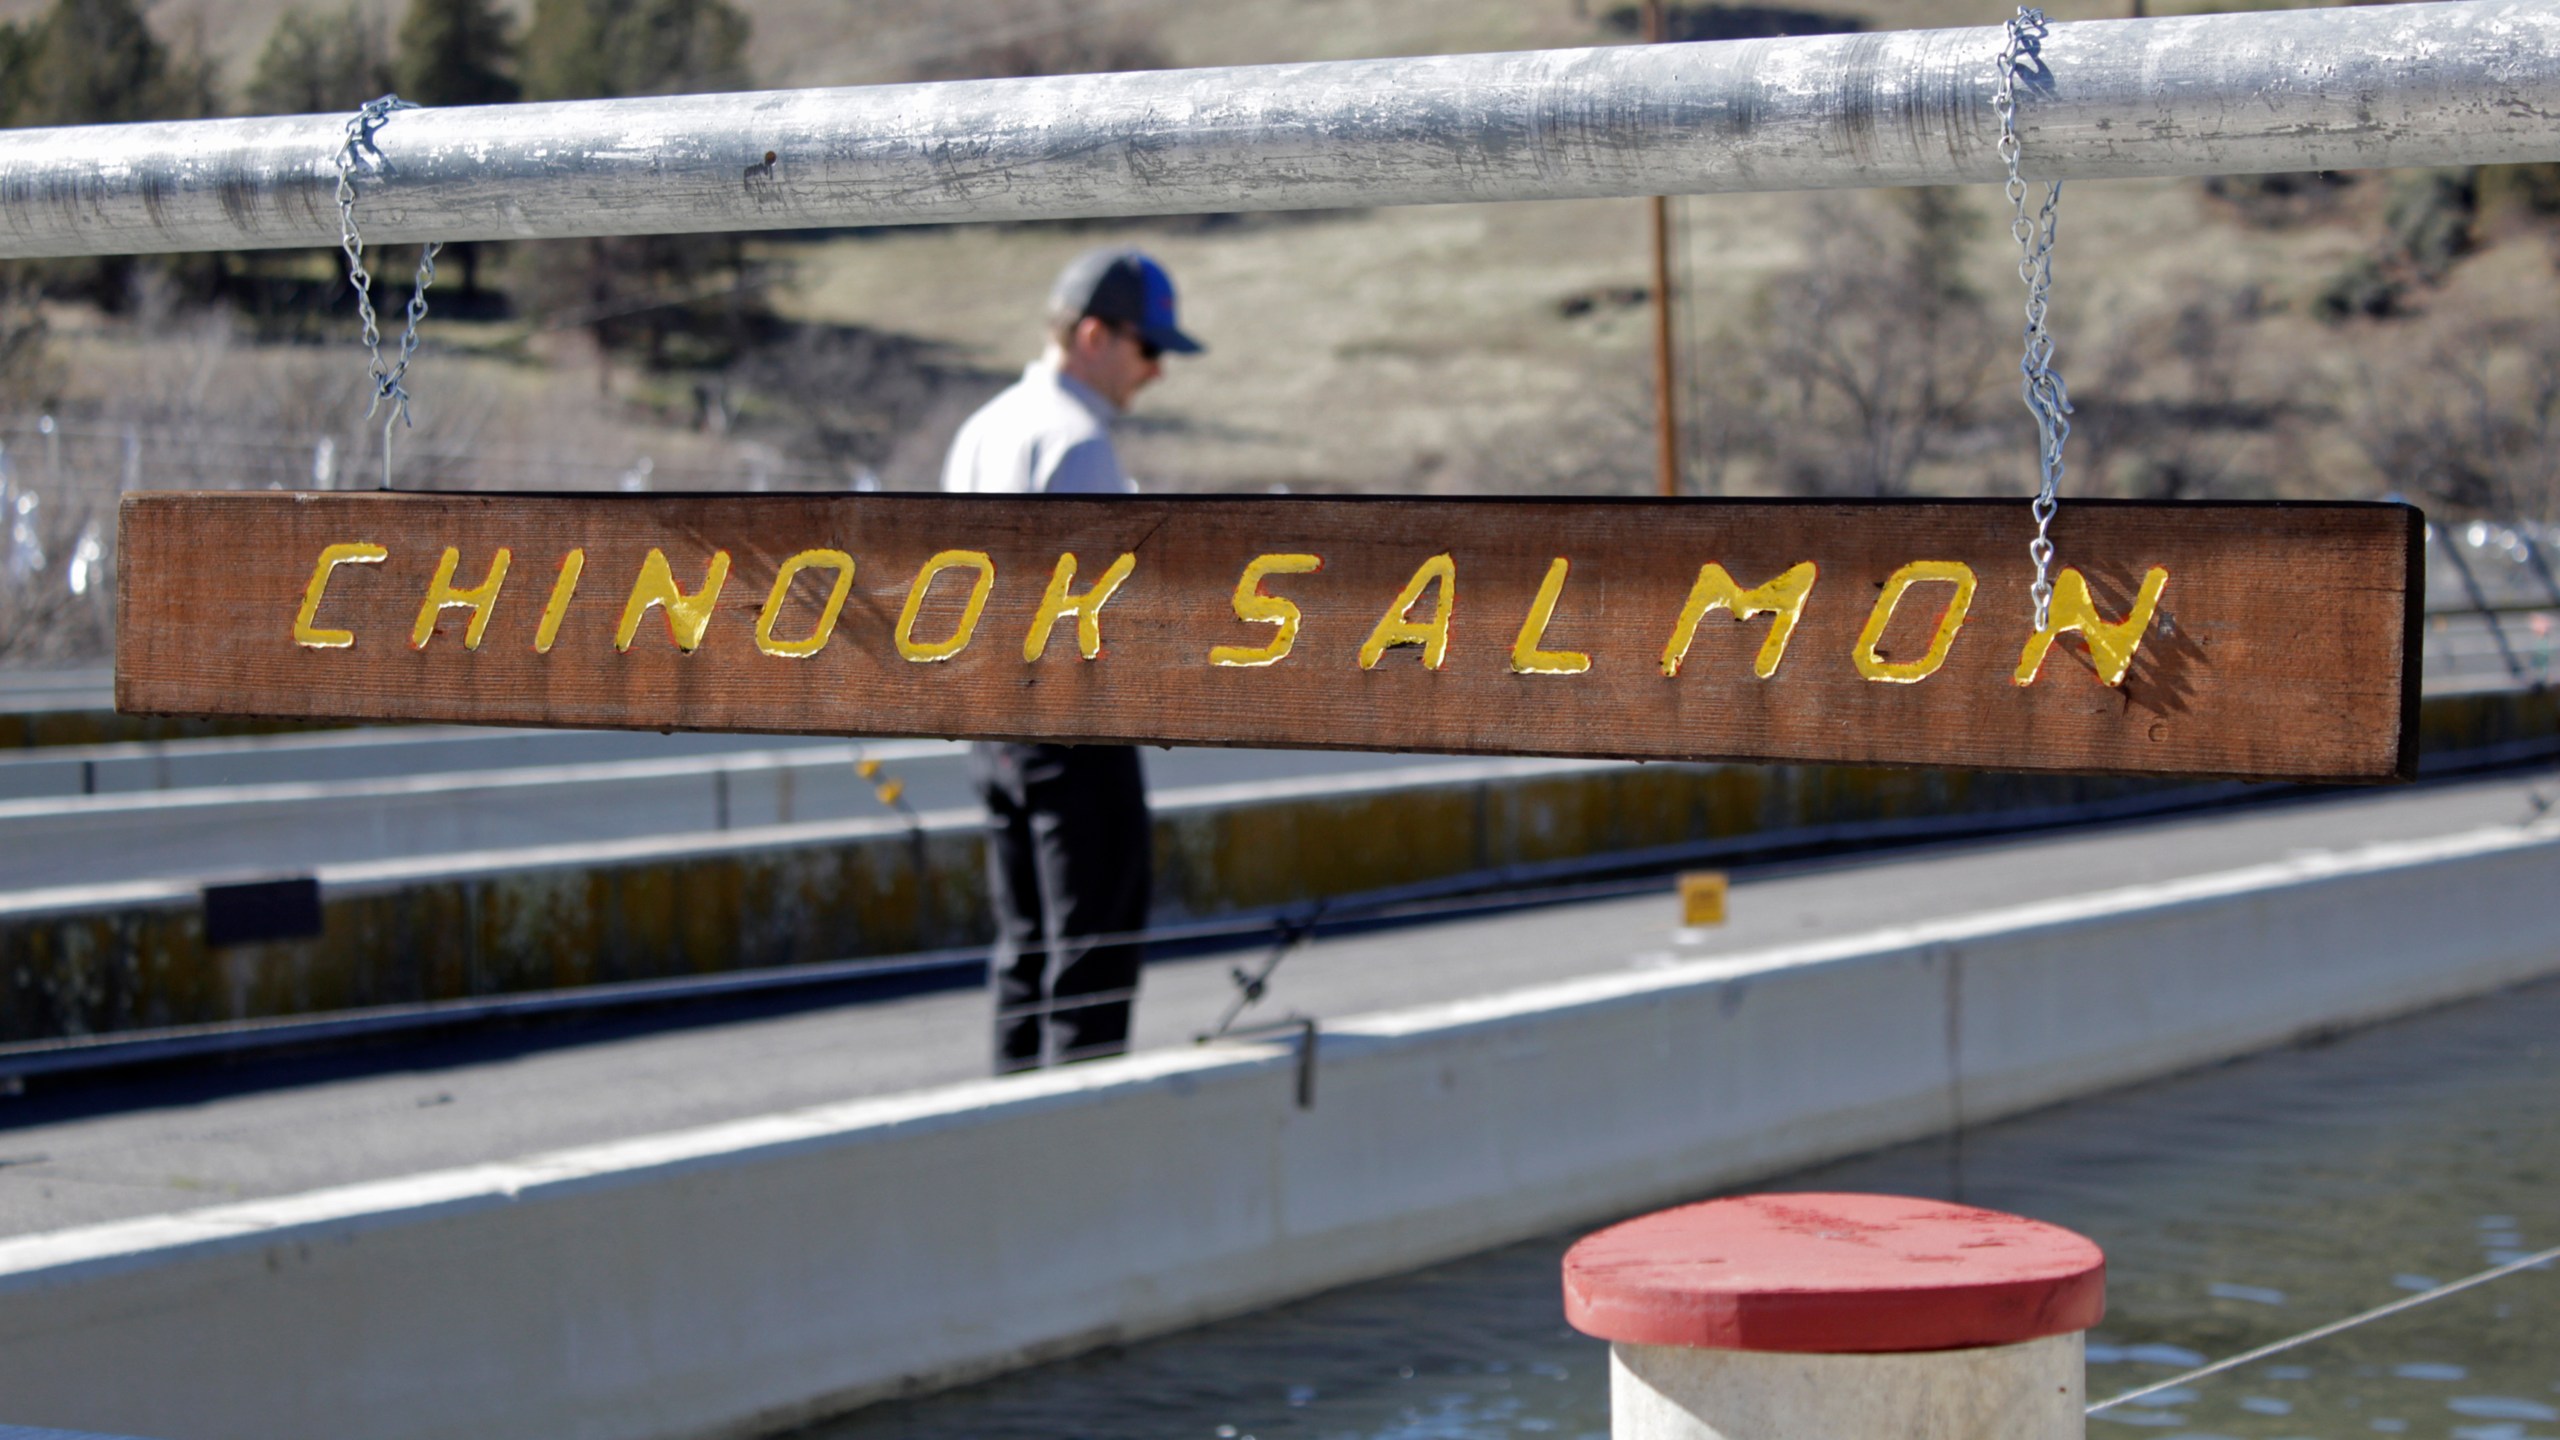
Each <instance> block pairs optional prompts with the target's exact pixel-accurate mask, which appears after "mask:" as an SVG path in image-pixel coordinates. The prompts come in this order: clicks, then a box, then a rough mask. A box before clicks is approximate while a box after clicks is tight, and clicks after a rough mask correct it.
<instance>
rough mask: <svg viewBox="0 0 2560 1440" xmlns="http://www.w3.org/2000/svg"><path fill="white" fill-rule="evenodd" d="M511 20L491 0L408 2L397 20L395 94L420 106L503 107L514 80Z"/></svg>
mask: <svg viewBox="0 0 2560 1440" xmlns="http://www.w3.org/2000/svg"><path fill="white" fill-rule="evenodd" d="M514 31H515V24H514V20H513V18H512V17H511V16H509V15H508V14H507V12H505V11H504V10H501V9H499V8H498V7H497V6H496V5H494V4H492V3H491V0H409V13H408V15H407V16H406V17H405V18H403V19H402V20H401V22H400V65H399V80H400V84H399V90H400V94H401V95H402V96H403V97H404V98H406V99H410V100H415V101H416V102H418V103H419V104H421V105H504V104H506V103H508V102H509V101H512V100H515V99H517V98H519V97H521V96H522V95H523V94H524V87H523V86H522V85H519V84H517V83H516V78H515V75H514V73H513V72H514V66H515V59H516V41H515V33H514Z"/></svg>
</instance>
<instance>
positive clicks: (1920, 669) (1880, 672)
mask: <svg viewBox="0 0 2560 1440" xmlns="http://www.w3.org/2000/svg"><path fill="white" fill-rule="evenodd" d="M1932 580H1942V581H1945V582H1946V583H1948V584H1950V585H1953V586H1955V587H1956V593H1955V594H1954V596H1952V597H1951V598H1950V599H1949V600H1948V601H1947V608H1946V609H1944V610H1941V611H1939V612H1938V628H1937V630H1936V631H1935V632H1934V633H1932V634H1931V635H1930V637H1929V653H1927V654H1925V655H1923V656H1921V657H1920V658H1919V659H1917V660H1907V661H1893V660H1887V659H1885V658H1884V656H1882V655H1881V654H1878V653H1877V651H1876V646H1877V645H1878V644H1879V643H1881V642H1882V641H1883V640H1884V630H1885V627H1886V626H1887V625H1889V624H1891V623H1893V611H1894V607H1895V606H1897V605H1899V604H1901V603H1902V594H1903V592H1904V591H1906V590H1909V589H1910V588H1911V587H1912V586H1914V585H1918V584H1921V583H1923V582H1924V581H1932ZM1973 583H1974V582H1973V567H1972V566H1970V565H1967V564H1964V563H1963V562H1962V561H1957V560H1914V561H1912V562H1911V563H1910V564H1908V565H1905V566H1903V567H1902V568H1901V569H1899V570H1896V571H1894V572H1893V574H1892V576H1891V577H1889V578H1888V579H1887V580H1886V581H1885V582H1884V591H1883V593H1882V594H1879V595H1877V596H1876V608H1875V609H1873V610H1871V611H1869V612H1867V628H1866V629H1864V630H1861V631H1859V632H1858V648H1857V649H1855V650H1853V651H1851V652H1849V658H1850V659H1851V660H1852V661H1853V662H1855V663H1856V665H1857V667H1858V673H1859V674H1861V675H1864V676H1866V677H1867V678H1868V679H1870V680H1881V681H1884V682H1885V683H1886V684H1889V685H1910V684H1915V683H1917V682H1919V681H1922V680H1926V679H1928V678H1929V677H1930V676H1932V675H1935V674H1937V673H1938V667H1939V666H1941V665H1944V664H1946V663H1947V651H1948V650H1949V649H1950V648H1951V647H1953V646H1954V644H1955V643H1956V632H1957V631H1958V630H1961V629H1963V628H1964V615H1965V611H1967V610H1969V609H1971V608H1972V607H1973Z"/></svg>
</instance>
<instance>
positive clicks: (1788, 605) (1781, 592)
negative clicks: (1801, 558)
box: [1662, 560, 1817, 680]
mask: <svg viewBox="0 0 2560 1440" xmlns="http://www.w3.org/2000/svg"><path fill="white" fill-rule="evenodd" d="M1816 573H1817V572H1816V571H1815V569H1814V564H1813V562H1812V561H1810V560H1807V561H1806V562H1804V563H1803V564H1801V565H1798V566H1795V567H1794V568H1792V569H1790V570H1788V571H1787V572H1786V573H1785V574H1783V575H1780V576H1779V577H1778V578H1777V579H1775V580H1772V581H1770V582H1769V583H1768V584H1766V585H1760V586H1755V587H1754V588H1752V589H1749V590H1745V589H1743V588H1742V587H1741V586H1739V585H1736V584H1735V583H1733V577H1732V576H1731V575H1728V574H1726V573H1725V568H1724V567H1723V566H1721V565H1715V564H1707V565H1701V566H1699V567H1698V582H1697V583H1696V584H1694V585H1692V586H1690V587H1689V600H1688V603H1687V604H1685V605H1682V606H1681V607H1680V620H1679V623H1677V624H1675V625H1673V626H1672V627H1671V639H1670V641H1669V642H1668V643H1666V644H1665V645H1664V646H1663V647H1662V673H1663V674H1664V675H1666V676H1677V675H1678V674H1679V673H1680V667H1681V666H1682V665H1683V664H1685V663H1686V662H1687V661H1688V658H1689V645H1690V643H1691V642H1692V641H1694V640H1696V639H1697V637H1698V625H1699V623H1700V622H1701V621H1704V620H1705V619H1706V618H1707V612H1709V611H1711V610H1729V611H1731V612H1732V613H1733V618H1734V619H1735V620H1737V621H1740V620H1751V619H1755V618H1757V617H1759V616H1762V615H1775V616H1777V617H1778V618H1777V619H1775V620H1772V621H1770V622H1769V635H1768V638H1767V639H1765V640H1762V641H1761V642H1760V654H1759V655H1758V656H1757V657H1756V658H1755V659H1753V660H1752V662H1751V673H1752V674H1754V675H1757V676H1759V677H1760V678H1761V679H1763V680H1766V679H1768V678H1769V677H1770V676H1772V675H1775V674H1777V673H1778V662H1779V661H1781V660H1784V659H1785V658H1787V640H1788V637H1790V636H1792V635H1794V634H1795V633H1796V622H1797V621H1799V620H1801V619H1803V618H1804V605H1805V601H1806V600H1807V599H1809V598H1810V597H1811V596H1812V594H1813V581H1814V577H1815V575H1816Z"/></svg>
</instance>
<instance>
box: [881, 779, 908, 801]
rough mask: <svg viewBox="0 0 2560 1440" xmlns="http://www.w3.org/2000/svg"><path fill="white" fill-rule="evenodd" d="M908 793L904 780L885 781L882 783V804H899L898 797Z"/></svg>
mask: <svg viewBox="0 0 2560 1440" xmlns="http://www.w3.org/2000/svg"><path fill="white" fill-rule="evenodd" d="M906 793H907V782H906V781H904V780H883V781H881V782H880V803H881V804H883V805H895V804H897V803H898V797H899V796H901V795H904V794H906Z"/></svg>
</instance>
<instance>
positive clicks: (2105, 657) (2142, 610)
mask: <svg viewBox="0 0 2560 1440" xmlns="http://www.w3.org/2000/svg"><path fill="white" fill-rule="evenodd" d="M2167 588H2169V572H2168V571H2166V570H2164V569H2162V568H2160V567H2159V566H2157V565H2154V566H2152V567H2151V569H2150V571H2149V572H2148V573H2146V574H2145V575H2144V576H2143V577H2142V589H2141V591H2140V592H2139V593H2138V594H2136V595H2135V596H2134V597H2133V610H2132V612H2131V613H2130V614H2127V615H2126V616H2125V617H2124V619H2122V620H2119V621H2116V622H2114V623H2112V624H2111V623H2109V622H2108V621H2107V620H2106V618H2105V617H2103V616H2101V615H2100V614H2099V613H2098V607H2097V605H2096V603H2095V602H2093V601H2092V600H2091V599H2090V598H2089V582H2088V581H2087V580H2086V579H2084V578H2083V577H2082V576H2081V574H2080V572H2079V571H2077V570H2065V571H2063V572H2062V578H2061V579H2059V580H2057V581H2055V582H2054V584H2053V604H2052V605H2051V607H2050V608H2049V609H2048V610H2047V612H2046V616H2045V621H2046V623H2045V627H2044V628H2043V629H2042V630H2039V631H2037V632H2036V633H2035V634H2033V635H2030V636H2028V637H2027V648H2026V649H2025V650H2024V651H2021V652H2020V653H2019V655H2018V670H2017V673H2016V674H2015V675H2013V676H2011V677H2010V678H2011V679H2013V680H2015V681H2017V682H2018V683H2019V684H2021V685H2032V684H2034V683H2035V680H2036V673H2037V672H2038V671H2040V670H2042V669H2043V668H2044V657H2045V653H2046V652H2047V651H2050V650H2051V649H2053V642H2054V641H2055V640H2056V639H2057V638H2059V637H2060V636H2061V635H2062V633H2063V632H2064V631H2066V630H2077V631H2079V632H2080V639H2081V641H2082V642H2083V643H2085V644H2086V645H2087V646H2088V647H2089V663H2090V664H2091V665H2092V666H2094V667H2095V668H2096V669H2097V672H2098V681H2099V683H2101V684H2104V685H2111V686H2112V685H2121V684H2123V683H2124V676H2125V672H2126V671H2128V670H2131V669H2132V668H2133V652H2134V651H2135V650H2136V649H2137V648H2139V647H2140V646H2141V644H2142V636H2143V632H2145V631H2147V630H2149V629H2150V628H2151V617H2152V614H2153V613H2154V612H2155V611H2157V610H2158V609H2159V608H2160V592H2161V591H2163V590H2165V589H2167Z"/></svg>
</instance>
